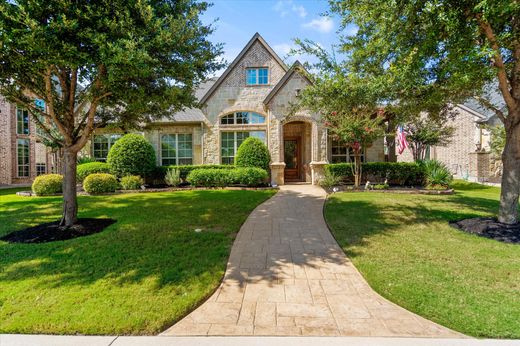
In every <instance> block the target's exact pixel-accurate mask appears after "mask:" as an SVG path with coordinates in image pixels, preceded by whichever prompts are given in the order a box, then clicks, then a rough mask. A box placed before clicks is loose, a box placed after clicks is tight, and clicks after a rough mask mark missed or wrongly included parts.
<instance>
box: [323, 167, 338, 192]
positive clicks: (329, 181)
mask: <svg viewBox="0 0 520 346" xmlns="http://www.w3.org/2000/svg"><path fill="white" fill-rule="evenodd" d="M340 182H341V177H340V176H339V175H336V174H335V173H331V172H329V171H325V175H324V177H323V178H321V179H320V181H319V184H320V186H321V187H324V188H326V189H330V188H331V187H334V186H338V185H339V184H340Z"/></svg>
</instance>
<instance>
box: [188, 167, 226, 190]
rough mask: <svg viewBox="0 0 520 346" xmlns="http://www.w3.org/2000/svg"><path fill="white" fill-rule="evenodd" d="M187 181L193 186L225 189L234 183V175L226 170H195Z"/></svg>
mask: <svg viewBox="0 0 520 346" xmlns="http://www.w3.org/2000/svg"><path fill="white" fill-rule="evenodd" d="M186 180H187V181H188V182H189V183H190V184H191V185H193V186H204V187H224V186H228V185H230V184H232V183H233V180H234V174H233V171H232V170H226V169H195V170H193V171H191V172H190V173H189V174H188V177H187V178H186Z"/></svg>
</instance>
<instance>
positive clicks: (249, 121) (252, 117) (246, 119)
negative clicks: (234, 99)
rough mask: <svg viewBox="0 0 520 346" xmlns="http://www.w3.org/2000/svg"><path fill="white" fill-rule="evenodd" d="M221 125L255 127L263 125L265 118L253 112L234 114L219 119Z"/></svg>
mask: <svg viewBox="0 0 520 346" xmlns="http://www.w3.org/2000/svg"><path fill="white" fill-rule="evenodd" d="M220 124H222V125H256V124H265V116H263V115H262V114H258V113H255V112H235V113H231V114H227V115H224V116H223V117H222V118H220Z"/></svg>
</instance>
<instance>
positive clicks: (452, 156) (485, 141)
mask: <svg viewBox="0 0 520 346" xmlns="http://www.w3.org/2000/svg"><path fill="white" fill-rule="evenodd" d="M495 96H496V95H495ZM498 96H499V95H498ZM493 101H498V102H499V101H500V99H499V98H497V97H495V98H494V99H493ZM454 111H455V116H454V117H453V118H452V119H450V120H449V121H448V125H451V126H453V127H454V128H455V133H454V134H453V137H452V140H451V142H450V144H448V145H447V146H433V147H431V148H429V153H427V158H429V159H432V160H438V161H441V162H443V163H445V164H446V165H447V166H448V167H449V168H450V170H451V171H452V173H453V175H454V176H455V177H457V178H462V179H467V180H471V181H497V182H499V181H500V175H501V164H500V160H499V158H495V157H493V155H492V154H491V153H490V147H489V145H490V139H491V138H490V131H489V130H488V129H487V127H488V126H496V125H498V124H500V121H499V119H498V118H497V117H496V115H495V113H494V112H492V111H490V110H488V109H485V108H483V107H482V106H480V105H479V104H478V102H477V101H476V100H468V101H467V102H465V103H464V104H459V105H457V106H456V107H455V110H454ZM397 160H398V161H413V158H412V154H411V151H410V150H405V152H403V154H402V155H398V156H397Z"/></svg>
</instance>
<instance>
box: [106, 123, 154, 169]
mask: <svg viewBox="0 0 520 346" xmlns="http://www.w3.org/2000/svg"><path fill="white" fill-rule="evenodd" d="M107 163H108V164H109V165H110V172H111V173H112V174H115V175H117V176H118V177H124V176H125V175H140V176H146V175H148V174H150V173H152V171H153V170H154V168H155V151H154V149H153V147H152V145H151V144H150V143H149V142H148V141H147V140H146V139H145V138H144V137H143V136H141V135H138V134H134V133H130V134H127V135H124V136H123V137H121V138H120V139H119V140H118V141H117V142H116V143H115V144H114V145H113V146H112V147H111V148H110V151H109V152H108V157H107Z"/></svg>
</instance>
